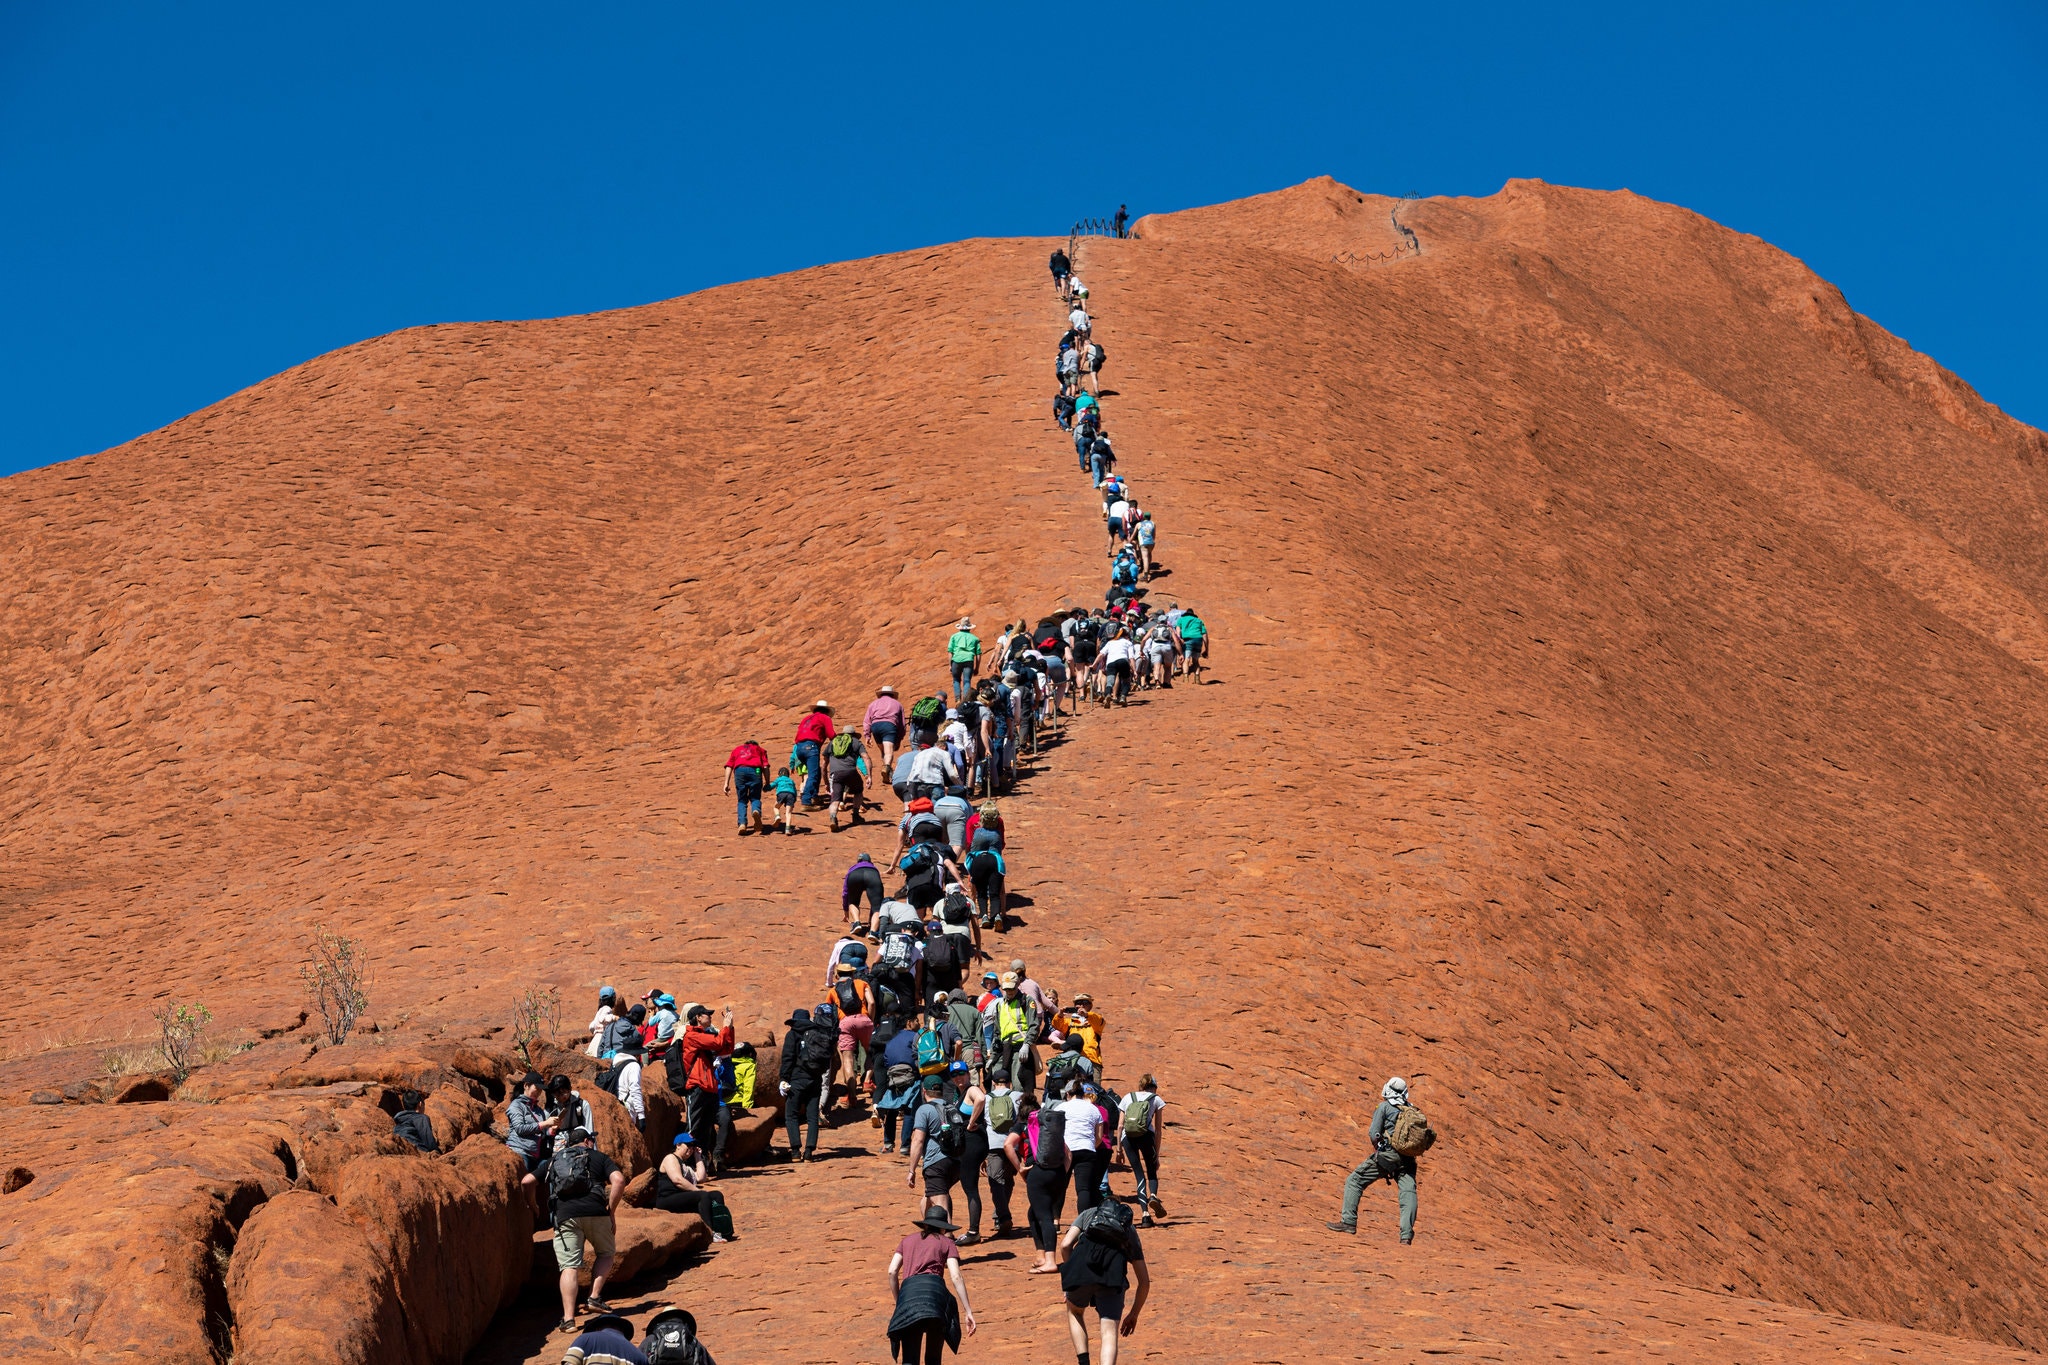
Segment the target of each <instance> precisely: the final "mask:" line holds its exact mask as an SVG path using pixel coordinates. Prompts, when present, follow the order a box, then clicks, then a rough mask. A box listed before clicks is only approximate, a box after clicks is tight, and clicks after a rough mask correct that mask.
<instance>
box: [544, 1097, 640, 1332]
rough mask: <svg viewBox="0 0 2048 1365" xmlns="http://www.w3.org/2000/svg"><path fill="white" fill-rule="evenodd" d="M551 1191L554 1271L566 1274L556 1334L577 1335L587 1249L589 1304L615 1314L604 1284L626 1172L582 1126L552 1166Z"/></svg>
mask: <svg viewBox="0 0 2048 1365" xmlns="http://www.w3.org/2000/svg"><path fill="white" fill-rule="evenodd" d="M548 1191H549V1193H551V1194H552V1195H554V1198H555V1268H556V1269H557V1270H559V1271H561V1272H562V1273H561V1290H562V1320H561V1322H559V1323H557V1324H556V1327H555V1330H556V1331H559V1332H573V1331H575V1330H576V1272H577V1271H579V1270H581V1269H582V1268H583V1264H584V1261H585V1260H586V1259H587V1258H586V1256H585V1248H588V1249H589V1250H590V1252H592V1253H594V1254H595V1256H596V1260H595V1261H594V1262H593V1263H592V1265H591V1270H590V1306H591V1308H592V1309H593V1310H595V1311H596V1312H599V1313H609V1312H611V1311H612V1306H611V1305H610V1304H608V1303H606V1302H605V1299H604V1281H605V1276H607V1275H609V1274H610V1273H611V1269H612V1260H613V1249H614V1237H613V1232H612V1213H613V1211H614V1210H616V1209H617V1208H618V1207H619V1201H620V1200H621V1199H623V1198H625V1195H626V1173H625V1172H624V1171H622V1170H620V1169H619V1168H618V1166H617V1165H616V1164H615V1163H614V1162H613V1161H612V1159H611V1158H610V1157H608V1156H606V1155H605V1154H604V1153H603V1152H600V1151H598V1150H597V1147H596V1146H595V1144H593V1143H592V1142H591V1138H590V1130H589V1129H588V1128H578V1129H577V1130H576V1131H574V1132H573V1133H571V1134H569V1145H568V1146H567V1147H564V1148H563V1149H562V1150H561V1151H559V1152H557V1153H556V1154H555V1155H554V1157H553V1159H552V1160H550V1161H549V1163H548Z"/></svg>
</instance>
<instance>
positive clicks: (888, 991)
mask: <svg viewBox="0 0 2048 1365" xmlns="http://www.w3.org/2000/svg"><path fill="white" fill-rule="evenodd" d="M894 979H895V978H893V977H876V978H875V979H874V980H873V981H871V982H869V983H868V984H869V985H871V986H873V987H874V988H875V992H874V994H875V1013H876V1014H879V1015H881V1016H882V1017H883V1018H884V1019H888V1018H891V1017H893V1016H895V1015H899V1014H901V1013H903V994H902V992H901V991H900V990H899V989H898V988H897V987H896V986H892V985H890V984H889V983H890V982H891V981H892V980H894Z"/></svg>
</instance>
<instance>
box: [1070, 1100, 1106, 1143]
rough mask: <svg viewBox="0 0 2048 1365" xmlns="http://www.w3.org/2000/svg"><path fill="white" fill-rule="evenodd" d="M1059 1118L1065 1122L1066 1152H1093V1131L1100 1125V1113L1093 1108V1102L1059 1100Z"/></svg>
mask: <svg viewBox="0 0 2048 1365" xmlns="http://www.w3.org/2000/svg"><path fill="white" fill-rule="evenodd" d="M1060 1116H1061V1117H1062V1118H1064V1119H1065V1120H1066V1121H1067V1150H1068V1151H1070V1152H1092V1151H1094V1150H1095V1130H1096V1129H1097V1128H1099V1127H1100V1126H1101V1124H1102V1111H1101V1110H1100V1109H1097V1108H1096V1107H1095V1101H1094V1100H1088V1099H1071V1100H1061V1101H1060Z"/></svg>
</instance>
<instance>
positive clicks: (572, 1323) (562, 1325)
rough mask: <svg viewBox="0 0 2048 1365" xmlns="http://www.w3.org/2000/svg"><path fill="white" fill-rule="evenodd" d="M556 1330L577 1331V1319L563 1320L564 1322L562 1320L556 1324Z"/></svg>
mask: <svg viewBox="0 0 2048 1365" xmlns="http://www.w3.org/2000/svg"><path fill="white" fill-rule="evenodd" d="M555 1330H556V1331H557V1332H573V1331H575V1330H576V1319H574V1318H563V1319H562V1320H561V1321H560V1322H558V1323H556V1324H555Z"/></svg>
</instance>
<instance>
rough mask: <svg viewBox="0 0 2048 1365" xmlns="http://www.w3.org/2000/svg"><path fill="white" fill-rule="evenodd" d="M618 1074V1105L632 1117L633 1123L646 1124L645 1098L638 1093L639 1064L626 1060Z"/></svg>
mask: <svg viewBox="0 0 2048 1365" xmlns="http://www.w3.org/2000/svg"><path fill="white" fill-rule="evenodd" d="M625 1065H626V1069H625V1070H623V1071H621V1072H620V1073H619V1103H620V1104H623V1105H625V1106H626V1112H627V1113H629V1114H631V1115H632V1116H633V1122H634V1123H635V1124H636V1125H638V1124H643V1123H645V1122H647V1097H646V1096H645V1095H643V1094H641V1093H640V1063H638V1062H635V1061H631V1060H628V1061H627V1062H626V1064H625Z"/></svg>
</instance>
